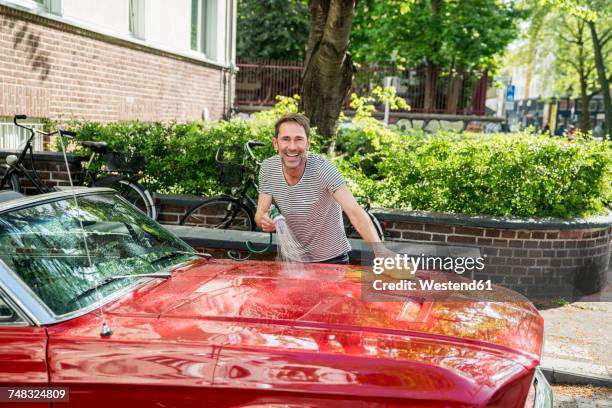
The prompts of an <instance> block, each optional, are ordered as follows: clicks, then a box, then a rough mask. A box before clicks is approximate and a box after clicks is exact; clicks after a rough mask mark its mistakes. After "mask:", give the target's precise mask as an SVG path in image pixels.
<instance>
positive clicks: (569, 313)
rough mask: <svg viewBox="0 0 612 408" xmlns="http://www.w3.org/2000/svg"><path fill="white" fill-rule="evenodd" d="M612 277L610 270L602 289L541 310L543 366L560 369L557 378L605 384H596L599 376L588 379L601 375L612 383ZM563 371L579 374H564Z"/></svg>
mask: <svg viewBox="0 0 612 408" xmlns="http://www.w3.org/2000/svg"><path fill="white" fill-rule="evenodd" d="M611 281H612V279H610V273H609V274H608V285H607V286H606V288H604V290H603V291H602V292H601V293H599V294H597V295H591V296H589V297H588V298H585V299H582V300H583V301H580V302H574V303H570V304H566V305H563V306H560V307H556V308H549V309H544V310H541V311H540V313H541V314H542V316H543V317H544V353H543V358H542V367H543V368H545V369H548V370H549V372H550V371H554V372H555V373H559V372H560V373H561V375H559V376H557V375H555V377H556V380H557V381H559V379H561V382H568V383H590V384H594V385H603V384H602V383H599V384H597V380H594V381H589V378H592V377H599V378H600V379H603V380H604V381H605V380H607V381H608V383H609V384H612V353H611V352H610V348H611V347H612V342H611V341H610V340H611V339H612V284H611ZM563 372H565V373H569V374H577V375H578V376H576V375H569V376H565V375H563ZM579 376H584V377H583V378H582V379H581V378H580V377H579ZM582 381H584V382H582ZM608 386H610V385H608Z"/></svg>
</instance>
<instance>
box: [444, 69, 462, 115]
mask: <svg viewBox="0 0 612 408" xmlns="http://www.w3.org/2000/svg"><path fill="white" fill-rule="evenodd" d="M461 85H463V69H462V68H458V69H457V71H456V72H452V71H451V73H450V74H449V78H448V86H447V88H446V89H447V91H446V113H449V114H452V115H456V114H458V113H459V111H458V109H459V97H460V96H461Z"/></svg>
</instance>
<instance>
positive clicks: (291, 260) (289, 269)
mask: <svg viewBox="0 0 612 408" xmlns="http://www.w3.org/2000/svg"><path fill="white" fill-rule="evenodd" d="M271 216H272V220H273V221H274V225H275V226H276V248H277V250H276V260H277V261H278V262H280V263H281V270H280V273H281V275H282V277H284V278H288V279H294V278H300V277H305V276H306V275H308V269H310V268H307V265H306V264H305V263H306V262H309V260H310V258H309V256H308V255H307V252H306V249H305V248H304V246H303V245H302V244H301V243H300V242H299V241H298V240H297V239H296V238H295V236H294V235H293V233H292V232H291V229H290V228H289V226H288V225H287V220H286V219H285V217H284V216H283V215H282V214H281V213H280V212H279V211H278V209H277V208H276V207H274V206H273V208H272V209H271Z"/></svg>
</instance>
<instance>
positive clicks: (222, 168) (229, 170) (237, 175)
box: [219, 162, 244, 187]
mask: <svg viewBox="0 0 612 408" xmlns="http://www.w3.org/2000/svg"><path fill="white" fill-rule="evenodd" d="M243 177H244V166H243V165H242V164H238V163H231V162H225V163H219V180H220V181H221V184H223V185H224V186H227V187H239V186H241V185H242V178H243Z"/></svg>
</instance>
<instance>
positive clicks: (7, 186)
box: [0, 166, 21, 193]
mask: <svg viewBox="0 0 612 408" xmlns="http://www.w3.org/2000/svg"><path fill="white" fill-rule="evenodd" d="M8 170H9V167H7V166H0V182H1V181H2V180H3V179H4V175H5V174H6V172H7V171H8ZM0 189H1V190H13V191H16V192H18V193H21V182H20V181H19V176H18V175H17V173H16V172H12V173H11V175H10V176H9V178H8V180H6V181H5V183H4V184H3V185H2V186H0Z"/></svg>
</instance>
